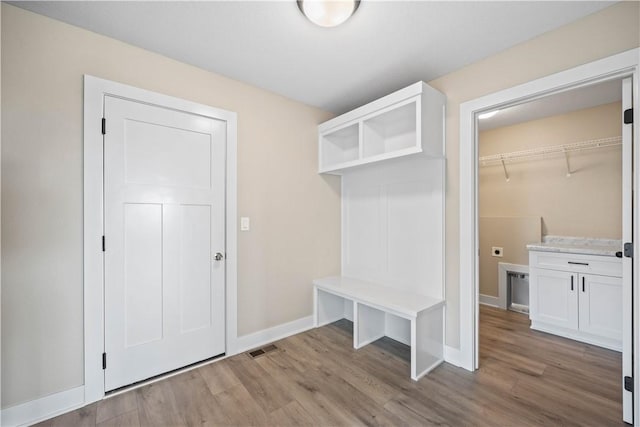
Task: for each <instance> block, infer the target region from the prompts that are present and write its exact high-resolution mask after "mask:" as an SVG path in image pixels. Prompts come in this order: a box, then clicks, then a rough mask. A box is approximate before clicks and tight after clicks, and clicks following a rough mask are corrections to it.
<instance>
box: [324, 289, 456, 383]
mask: <svg viewBox="0 0 640 427" xmlns="http://www.w3.org/2000/svg"><path fill="white" fill-rule="evenodd" d="M313 284H314V305H315V307H316V310H315V317H314V322H315V326H316V327H319V326H324V325H327V324H329V323H333V322H335V321H336V320H340V319H343V318H348V319H352V321H353V348H355V349H358V348H361V347H364V346H365V345H367V344H370V343H372V342H374V341H377V340H378V339H380V338H382V337H384V336H386V335H387V334H388V332H387V330H388V328H392V327H393V326H394V325H397V324H401V323H403V321H404V323H405V324H406V325H405V326H406V327H407V329H408V330H409V331H410V336H409V341H410V343H411V378H412V379H414V380H416V381H417V380H418V379H420V377H422V376H423V375H425V374H426V373H428V372H429V371H430V370H432V369H433V368H435V367H436V366H438V365H439V364H440V363H441V362H442V361H443V358H442V357H443V354H442V353H443V345H442V342H443V336H442V334H443V310H444V300H442V299H436V298H431V297H427V296H424V295H419V294H415V293H413V292H402V291H398V290H396V289H394V288H392V287H389V286H383V285H378V284H375V283H369V282H364V281H362V280H357V279H351V278H347V277H328V278H324V279H318V280H315V281H314V282H313ZM391 335H393V333H391Z"/></svg>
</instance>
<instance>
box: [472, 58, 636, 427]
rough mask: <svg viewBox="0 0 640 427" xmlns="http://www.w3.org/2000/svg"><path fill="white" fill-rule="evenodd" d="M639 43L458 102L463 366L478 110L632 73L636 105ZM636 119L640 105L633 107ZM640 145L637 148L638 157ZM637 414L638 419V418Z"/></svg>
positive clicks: (475, 200)
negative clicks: (507, 87) (581, 63)
mask: <svg viewBox="0 0 640 427" xmlns="http://www.w3.org/2000/svg"><path fill="white" fill-rule="evenodd" d="M639 62H640V49H637V48H636V49H631V50H628V51H625V52H622V53H619V54H616V55H613V56H609V57H607V58H603V59H600V60H597V61H594V62H590V63H588V64H584V65H580V66H578V67H575V68H572V69H569V70H566V71H562V72H559V73H556V74H552V75H550V76H547V77H543V78H540V79H537V80H533V81H530V82H528V83H524V84H521V85H518V86H515V87H512V88H509V89H505V90H502V91H499V92H495V93H492V94H490V95H486V96H483V97H480V98H477V99H474V100H471V101H468V102H465V103H463V104H461V105H460V166H459V167H460V309H459V312H460V350H461V362H462V366H463V367H464V368H466V369H468V370H470V371H473V370H475V369H477V367H478V353H477V352H478V301H479V294H478V264H479V260H478V146H477V132H478V129H477V126H476V118H477V116H478V114H481V113H483V112H487V111H491V110H494V109H500V108H506V107H509V106H513V105H518V104H522V103H525V102H528V101H532V100H534V99H538V98H542V97H545V96H548V95H550V94H554V93H560V92H565V91H569V90H572V89H576V88H579V87H585V86H589V85H592V84H595V83H599V82H604V81H608V80H613V79H622V78H623V77H631V78H632V79H633V105H634V106H638V105H640V102H639V101H640V99H639V96H638V83H639V76H638V66H639ZM633 116H634V122H635V123H638V118H639V116H640V109H638V108H635V109H634V113H633ZM633 139H634V140H635V143H636V144H637V143H638V141H640V126H638V125H635V126H634V130H633ZM639 151H640V150H636V153H635V154H634V156H635V159H634V162H636V163H635V164H636V165H637V164H639V163H640V153H638V152H639ZM633 181H634V185H635V187H634V188H638V187H637V185H639V184H640V171H638V168H635V169H634V177H633ZM638 199H639V198H638V197H635V199H634V202H633V203H634V218H633V223H634V224H635V225H636V227H634V234H635V236H634V240H633V247H634V252H635V253H640V252H639V248H640V234H639V233H640V231H638V228H637V225H638V224H639V221H638V219H639V218H640V215H639V214H640V202H639V200H638ZM633 263H634V268H633V271H634V284H633V288H634V289H633V295H634V298H633V304H634V316H633V318H634V320H633V324H634V331H635V334H634V351H633V354H634V366H635V368H634V375H633V378H634V388H635V389H636V390H640V374H638V368H639V367H640V335H639V332H638V331H640V321H639V318H640V311H639V310H640V286H639V285H640V268H639V267H640V257H635V258H634V259H633ZM633 406H634V413H635V414H638V413H640V393H638V392H636V393H634V405H633ZM637 421H638V420H637V419H636V422H637Z"/></svg>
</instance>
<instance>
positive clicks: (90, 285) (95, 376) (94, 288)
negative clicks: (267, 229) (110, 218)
mask: <svg viewBox="0 0 640 427" xmlns="http://www.w3.org/2000/svg"><path fill="white" fill-rule="evenodd" d="M105 95H109V96H114V97H118V98H123V99H129V100H132V101H136V102H142V103H146V104H151V105H157V106H160V107H165V108H169V109H173V110H178V111H185V112H189V113H192V114H197V115H201V116H205V117H210V118H213V119H217V120H223V121H225V122H226V123H227V159H226V174H227V176H226V189H225V190H226V204H227V206H226V329H225V335H226V337H225V340H226V342H225V347H226V354H227V355H228V354H234V353H235V351H236V346H237V230H236V228H237V227H236V221H237V219H236V218H237V215H236V213H237V115H236V113H234V112H230V111H226V110H222V109H219V108H213V107H209V106H206V105H202V104H197V103H195V102H191V101H185V100H182V99H179V98H174V97H171V96H167V95H161V94H158V93H155V92H151V91H147V90H144V89H138V88H136V87H133V86H128V85H125V84H121V83H116V82H112V81H109V80H104V79H100V78H97V77H93V76H89V75H85V76H84V249H83V254H84V259H83V266H84V390H85V399H84V400H85V404H89V403H91V402H95V401H97V400H100V399H102V398H103V397H104V395H105V391H104V390H105V389H104V371H103V369H102V353H103V351H104V298H103V295H104V293H103V291H104V274H103V272H104V257H103V254H104V252H102V234H103V230H104V222H103V221H104V218H103V200H104V198H103V135H102V126H101V123H102V118H103V117H104V115H103V114H104V112H103V110H104V97H105ZM107 126H108V123H107Z"/></svg>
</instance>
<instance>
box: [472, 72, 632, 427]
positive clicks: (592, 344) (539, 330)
mask: <svg viewBox="0 0 640 427" xmlns="http://www.w3.org/2000/svg"><path fill="white" fill-rule="evenodd" d="M622 92H623V80H622V79H614V80H608V81H605V82H600V83H596V84H593V85H589V86H585V87H580V88H575V89H572V90H568V91H565V92H561V93H557V94H553V95H549V96H545V97H542V98H539V99H536V100H533V101H529V102H526V103H522V104H519V105H516V106H510V107H506V108H501V109H496V110H492V111H489V112H487V113H484V114H480V115H479V116H478V122H477V129H478V138H477V141H478V238H479V240H478V242H479V265H478V267H479V299H478V302H479V304H480V305H481V306H480V307H479V342H478V344H479V354H478V365H479V368H480V369H483V370H484V369H488V370H491V369H492V367H493V366H494V365H495V366H498V365H499V366H501V367H502V368H503V374H504V375H505V376H506V377H507V378H513V379H518V382H517V384H516V386H515V391H514V392H515V393H525V394H526V393H534V394H535V393H544V394H547V395H549V394H552V388H550V389H549V390H547V391H546V392H545V391H544V389H545V387H550V384H555V383H562V382H564V383H566V384H567V386H568V387H573V388H574V389H575V392H574V394H576V395H577V396H580V397H581V398H580V399H578V400H579V401H584V402H586V401H588V400H591V401H592V402H596V401H597V402H598V403H599V404H598V405H593V404H591V405H586V404H585V406H584V407H583V408H580V407H579V405H580V403H576V405H578V406H577V407H576V409H577V410H579V412H580V414H581V415H579V416H584V417H586V418H585V421H586V420H594V421H596V420H597V419H598V418H597V417H598V416H603V419H602V422H606V421H605V420H610V419H611V418H612V417H615V416H616V415H617V414H618V413H619V411H620V410H621V406H622V396H623V393H622V391H621V387H620V378H621V376H620V373H621V366H622V332H623V320H622V317H623V316H622V313H623V298H622V293H623V279H622V276H623V268H622V259H621V258H622V255H623V254H622V246H623V245H622V242H623V240H622V236H623V184H622V178H623V165H622V157H623V156H622V152H623V150H622V148H623V142H622V132H623V128H624V127H625V126H627V125H625V124H624V123H623V121H622V119H621V118H622V117H623V107H622ZM568 360H570V361H571V362H572V363H571V364H567V363H566V361H568ZM505 366H507V367H510V369H511V370H512V372H508V371H509V370H510V369H504V367H505ZM521 372H526V373H527V375H529V376H531V379H530V380H529V378H527V377H525V378H521V377H520V374H521ZM571 377H573V378H575V382H571V381H570V380H569V379H570V378H571ZM527 387H529V388H527ZM534 390H535V391H534ZM627 393H628V392H627ZM596 406H599V408H596ZM590 411H593V413H590ZM605 415H606V416H607V417H605Z"/></svg>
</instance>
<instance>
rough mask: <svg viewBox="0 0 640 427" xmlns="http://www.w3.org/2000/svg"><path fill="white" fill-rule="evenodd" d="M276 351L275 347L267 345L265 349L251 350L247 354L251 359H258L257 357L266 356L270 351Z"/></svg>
mask: <svg viewBox="0 0 640 427" xmlns="http://www.w3.org/2000/svg"><path fill="white" fill-rule="evenodd" d="M277 349H278V347H276V346H275V345H273V344H269V345H268V346H266V347H262V348H258V349H256V350H251V351H250V352H249V353H248V354H249V356H251V357H258V356H262V355H263V354H267V353H269V352H270V351H273V350H277Z"/></svg>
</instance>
